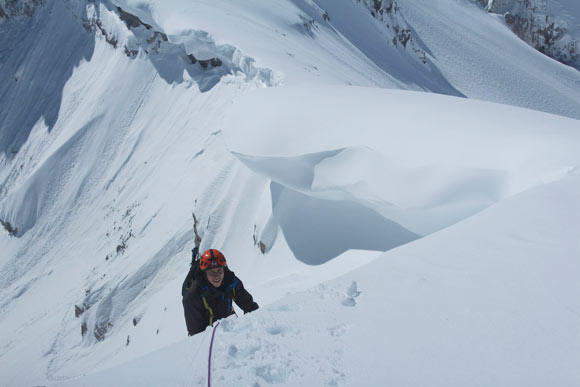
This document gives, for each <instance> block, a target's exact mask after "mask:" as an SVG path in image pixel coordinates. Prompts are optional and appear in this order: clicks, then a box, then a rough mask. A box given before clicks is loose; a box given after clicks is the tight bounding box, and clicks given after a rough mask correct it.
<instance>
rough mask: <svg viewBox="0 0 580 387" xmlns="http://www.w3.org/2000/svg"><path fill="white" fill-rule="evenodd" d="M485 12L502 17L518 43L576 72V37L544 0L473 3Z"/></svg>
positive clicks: (579, 64) (579, 46)
mask: <svg viewBox="0 0 580 387" xmlns="http://www.w3.org/2000/svg"><path fill="white" fill-rule="evenodd" d="M477 1H478V3H480V4H481V5H482V6H484V7H485V9H486V10H487V11H488V12H491V13H496V14H501V15H504V18H505V22H506V24H507V25H508V26H509V27H510V28H511V30H512V31H513V32H514V33H515V34H516V35H517V36H519V37H520V38H521V39H522V40H524V41H525V42H526V43H528V44H529V45H530V46H532V47H534V48H535V49H536V50H538V51H540V52H542V53H544V54H546V55H548V56H549V57H551V58H553V59H555V60H557V61H559V62H562V63H564V64H567V65H569V66H573V67H576V68H577V69H580V37H579V36H573V35H571V34H570V33H569V31H568V25H567V23H566V22H565V21H564V20H561V19H559V17H558V15H550V14H549V12H548V0H477Z"/></svg>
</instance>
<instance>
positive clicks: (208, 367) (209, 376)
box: [207, 321, 220, 387]
mask: <svg viewBox="0 0 580 387" xmlns="http://www.w3.org/2000/svg"><path fill="white" fill-rule="evenodd" d="M218 325H220V323H219V321H218V323H217V324H215V327H213V332H212V333H211V342H210V343H209V357H208V359H207V387H211V351H212V349H213V337H214V336H215V329H216V328H217V327H218Z"/></svg>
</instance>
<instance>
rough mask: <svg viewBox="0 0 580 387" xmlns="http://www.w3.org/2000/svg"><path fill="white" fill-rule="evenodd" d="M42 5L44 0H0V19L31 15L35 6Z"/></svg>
mask: <svg viewBox="0 0 580 387" xmlns="http://www.w3.org/2000/svg"><path fill="white" fill-rule="evenodd" d="M42 5H44V0H0V19H10V18H12V17H15V16H32V15H33V14H34V11H35V10H36V8H37V7H39V6H42Z"/></svg>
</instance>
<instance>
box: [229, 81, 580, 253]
mask: <svg viewBox="0 0 580 387" xmlns="http://www.w3.org/2000/svg"><path fill="white" fill-rule="evenodd" d="M347 94H348V97H347ZM352 98H354V99H355V100H356V101H357V105H356V106H353V105H350V104H349V105H345V104H344V102H343V101H346V100H350V99H352ZM264 99H268V101H270V102H272V101H276V103H275V104H274V105H273V106H280V107H283V108H279V109H277V108H274V109H271V110H270V111H268V112H267V113H264V112H262V113H261V120H260V122H258V123H256V122H252V123H251V124H249V125H243V124H240V123H243V122H250V119H249V117H250V116H251V115H252V114H257V113H254V109H259V106H261V104H262V103H264V102H263V101H264ZM411 99H413V101H414V102H411ZM420 99H423V103H425V106H429V109H428V110H422V113H421V114H420V115H416V114H414V111H413V110H414V108H413V106H414V104H421V103H420V102H419V100H420ZM447 102H450V97H442V96H436V95H426V94H425V95H424V94H415V93H408V92H395V91H378V90H371V89H358V88H352V87H351V88H329V89H326V90H323V89H317V90H314V89H311V90H309V91H308V92H307V93H304V92H303V91H302V90H298V89H292V88H286V89H280V90H271V91H263V92H255V93H254V94H253V95H252V96H251V97H249V98H247V99H245V100H244V101H242V102H240V103H239V105H238V106H237V107H236V108H235V109H234V112H233V113H232V117H231V121H230V122H231V123H230V126H229V128H228V130H226V137H227V138H228V144H229V147H230V149H231V150H232V151H234V154H236V156H237V157H238V158H239V159H240V160H241V161H242V162H243V163H244V164H245V165H246V166H247V167H249V168H250V169H251V170H253V171H254V172H256V173H259V174H261V175H263V176H266V177H267V178H269V179H271V180H272V181H273V182H274V183H273V184H272V206H273V211H274V215H275V217H276V216H278V217H279V218H280V219H278V221H279V223H280V224H281V225H282V224H286V227H284V226H282V230H283V231H284V233H285V235H286V234H288V235H291V236H292V237H291V238H288V235H286V238H287V239H290V240H289V241H288V242H289V244H290V246H291V247H292V243H291V240H292V239H295V238H297V234H296V231H291V230H295V229H299V227H295V226H294V227H293V226H292V224H294V223H295V222H292V221H290V219H291V218H289V217H288V215H287V214H292V216H297V215H296V214H301V213H302V210H301V209H302V208H310V207H318V208H324V207H325V206H326V205H322V204H323V203H325V202H324V200H327V201H328V200H331V201H335V202H334V206H336V208H334V210H333V212H334V211H336V210H337V209H338V208H340V204H338V203H339V202H337V201H348V202H351V205H355V203H356V205H361V206H363V207H365V208H367V209H369V210H372V211H374V212H375V213H377V214H381V215H382V216H384V217H385V218H386V220H388V221H391V222H395V224H398V225H399V227H401V226H402V228H403V230H404V229H406V230H408V231H410V232H411V233H414V234H418V235H426V234H429V233H432V232H434V231H436V230H439V229H441V228H444V227H447V226H449V225H451V224H453V223H456V222H458V221H459V220H461V219H464V218H466V217H469V216H470V215H472V214H474V213H476V212H478V211H481V210H482V209H484V208H486V207H488V206H490V205H492V204H493V203H496V202H498V201H500V200H502V199H504V198H506V197H508V196H510V195H513V194H515V193H517V192H521V191H523V190H526V189H529V188H530V187H533V186H535V185H538V184H542V183H544V182H545V181H550V180H553V179H557V178H559V177H560V176H562V175H563V174H565V173H566V172H567V171H568V170H571V169H573V168H575V167H576V166H577V165H579V164H580V157H579V156H578V155H577V154H576V151H575V150H574V147H575V146H578V144H579V142H578V141H580V132H579V131H578V129H580V125H579V124H578V121H576V120H570V119H564V118H561V119H559V121H560V123H559V124H558V125H557V127H554V125H553V124H551V123H550V122H551V119H552V117H548V116H544V115H542V114H540V113H535V114H531V115H530V116H529V117H530V119H529V120H528V119H527V118H520V117H519V111H518V109H515V108H508V107H505V106H499V105H497V106H494V105H491V104H487V103H482V102H472V101H466V100H458V101H457V102H458V103H460V105H461V106H462V112H461V113H459V114H456V115H453V116H450V115H448V114H446V113H443V112H444V110H440V109H439V108H440V107H442V106H443V105H444V104H445V103H447ZM290 106H291V107H292V108H289V107H290ZM253 107H255V108H253ZM385 107H387V108H385ZM506 110H507V111H506ZM500 111H501V114H500ZM492 112H494V113H492ZM490 113H491V114H490ZM495 117H504V118H503V119H502V120H498V119H497V118H495ZM505 117H510V118H509V120H508V121H506V120H505ZM531 117H534V118H533V119H532V118H531ZM328 120H332V122H333V124H332V125H328V124H327V122H328ZM527 133H534V136H530V135H528V134H527ZM564 133H567V134H566V135H564ZM537 136H541V137H542V138H543V140H542V141H538V140H537ZM568 136H570V137H568ZM246 137H251V138H253V139H255V140H254V141H252V142H247V141H244V140H243V139H244V138H246ZM564 138H567V140H564ZM569 138H574V139H575V140H574V141H573V142H574V143H575V144H576V145H572V143H570V140H569ZM346 144H354V145H351V146H348V147H345V148H338V149H336V150H328V149H333V148H336V147H340V146H344V145H346ZM316 149H318V150H319V151H318V152H315V150H316ZM556 149H558V150H557V151H556ZM299 150H300V151H304V150H307V151H310V152H313V153H309V154H295V153H296V152H300V151H299ZM552 152H556V153H557V154H558V157H557V158H546V157H545V155H547V154H550V153H552ZM468 155H469V157H467V156H468ZM294 191H296V193H292V192H294ZM281 193H287V195H288V197H292V198H293V199H288V200H285V201H284V202H283V204H282V203H279V200H280V199H279V198H280V197H282V198H285V197H286V196H287V195H286V194H285V195H282V194H281ZM302 195H307V196H302ZM299 198H302V199H299ZM306 198H309V199H308V200H306ZM309 201H314V203H317V204H316V205H314V204H313V205H312V206H309V205H306V203H308V202H309ZM279 205H280V206H281V207H282V208H284V210H283V211H282V210H281V209H278V208H277V206H279ZM287 207H290V208H287ZM308 211H310V213H311V214H313V215H312V216H313V218H316V211H313V210H308ZM321 211H322V210H321ZM358 213H359V214H361V213H362V212H360V211H359V212H358ZM282 214H284V215H282ZM326 218H327V219H331V217H330V216H326ZM339 218H340V216H339V215H337V219H339ZM337 219H334V221H331V222H329V223H328V226H327V227H318V229H319V230H324V231H321V232H319V233H316V232H314V231H313V230H310V231H309V237H310V239H309V240H312V241H316V240H317V239H320V240H321V243H320V244H321V245H324V243H327V242H326V240H325V238H324V236H323V235H324V234H325V233H327V232H328V233H332V232H336V231H337V230H339V229H340V228H341V227H347V226H345V225H344V223H345V222H346V220H342V221H340V222H336V220H337ZM307 223H310V224H314V223H313V222H307ZM296 224H298V223H296ZM330 224H337V225H339V226H336V227H332V226H330ZM353 224H356V221H354V220H353ZM349 226H350V225H349ZM313 228H314V229H316V228H317V227H313ZM303 230H305V229H304V228H303ZM303 232H304V233H305V234H307V233H306V232H305V231H303ZM398 232H400V231H395V230H394V229H391V230H389V231H387V230H384V232H383V233H379V235H391V236H393V235H397V233H398ZM321 233H322V234H321ZM339 234H340V233H337V234H336V235H335V236H336V238H338V239H341V240H344V238H339V237H338V235H339ZM399 235H400V234H399ZM367 236H368V234H367ZM377 238H379V239H380V237H379V236H377ZM299 239H301V238H299ZM412 239H413V238H412V237H411V238H409V236H406V237H403V236H400V237H394V240H398V242H395V243H394V244H393V245H391V246H390V247H391V248H392V247H394V246H396V245H398V244H401V243H404V242H406V241H409V240H412ZM322 241H324V242H322ZM355 244H356V243H355ZM359 247H360V246H359ZM375 247H376V246H375ZM385 247H386V246H385V245H383V249H385V250H386V248H385ZM339 250H340V249H339ZM318 253H320V251H317V254H318ZM299 255H300V256H304V252H302V253H300V254H299ZM330 255H331V254H330ZM318 256H325V257H328V256H329V253H328V252H327V253H326V254H324V253H323V254H318Z"/></svg>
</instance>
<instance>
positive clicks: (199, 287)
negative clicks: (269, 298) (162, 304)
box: [182, 267, 258, 336]
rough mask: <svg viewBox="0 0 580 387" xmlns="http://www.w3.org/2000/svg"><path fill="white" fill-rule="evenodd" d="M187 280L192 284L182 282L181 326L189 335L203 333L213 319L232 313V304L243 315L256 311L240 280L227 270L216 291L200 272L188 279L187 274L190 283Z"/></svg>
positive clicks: (255, 304)
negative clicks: (183, 320) (183, 318)
mask: <svg viewBox="0 0 580 387" xmlns="http://www.w3.org/2000/svg"><path fill="white" fill-rule="evenodd" d="M191 278H193V282H192V285H191V286H188V284H186V283H184V287H183V289H182V293H183V310H184V313H185V323H186V325H187V332H188V333H189V335H190V336H191V335H195V334H196V333H199V332H202V331H204V330H205V328H207V327H208V326H209V325H213V323H214V322H215V321H216V320H219V319H221V318H224V317H228V316H230V315H232V314H234V313H235V312H234V307H233V302H235V303H236V304H237V305H238V306H239V307H240V308H242V310H243V311H244V313H248V312H251V311H254V310H256V309H258V304H257V303H255V302H254V299H253V298H252V295H251V294H250V293H248V291H247V290H246V289H244V284H242V281H240V279H239V278H238V277H236V275H235V274H234V272H233V271H231V270H230V269H228V268H227V267H225V268H224V280H223V282H222V285H221V286H220V287H219V288H215V287H213V286H212V285H211V284H210V283H209V282H208V281H207V278H206V276H205V273H204V272H202V271H201V270H196V271H195V272H192V275H191V276H189V275H188V278H187V279H186V282H187V281H190V283H191ZM186 285H187V286H186ZM232 301H233V302H232Z"/></svg>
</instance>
